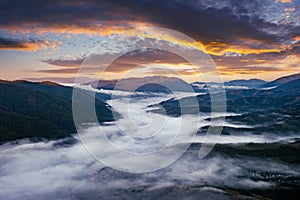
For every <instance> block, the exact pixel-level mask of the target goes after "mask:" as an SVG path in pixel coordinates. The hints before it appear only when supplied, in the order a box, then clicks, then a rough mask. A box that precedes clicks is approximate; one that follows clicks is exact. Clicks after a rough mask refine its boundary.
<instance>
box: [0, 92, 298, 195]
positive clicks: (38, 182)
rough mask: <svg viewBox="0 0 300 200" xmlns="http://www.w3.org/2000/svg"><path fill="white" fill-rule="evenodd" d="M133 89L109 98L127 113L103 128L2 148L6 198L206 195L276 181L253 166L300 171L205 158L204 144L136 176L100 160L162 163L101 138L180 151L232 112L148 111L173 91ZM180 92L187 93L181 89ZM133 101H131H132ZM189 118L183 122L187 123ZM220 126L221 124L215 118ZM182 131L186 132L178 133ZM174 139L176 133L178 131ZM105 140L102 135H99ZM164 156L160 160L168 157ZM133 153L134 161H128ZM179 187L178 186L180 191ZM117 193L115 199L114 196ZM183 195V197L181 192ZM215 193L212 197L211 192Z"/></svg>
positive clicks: (1, 187)
mask: <svg viewBox="0 0 300 200" xmlns="http://www.w3.org/2000/svg"><path fill="white" fill-rule="evenodd" d="M131 95H132V94H127V93H126V94H125V93H122V92H119V93H118V97H117V98H114V99H112V100H110V101H108V103H109V104H111V105H112V106H113V107H114V109H115V110H116V111H117V112H118V113H120V114H121V115H122V118H121V119H119V120H118V121H116V122H113V123H108V124H104V125H103V126H101V130H102V132H101V133H100V134H99V127H98V126H96V125H95V126H94V125H90V126H88V127H85V128H84V129H81V130H79V131H80V138H81V139H82V137H83V138H84V144H83V143H82V142H81V140H80V138H79V136H78V135H76V134H75V135H74V136H73V138H71V137H70V138H65V139H61V140H57V141H40V142H31V141H30V140H20V141H18V142H12V143H6V144H3V145H1V146H0V199H8V200H9V199H25V200H26V199H28V200H29V199H30V200H33V199H81V198H83V199H85V197H88V196H89V195H95V196H98V197H101V199H106V198H107V199H130V197H128V190H130V191H132V190H133V189H134V188H141V187H142V188H144V189H143V190H144V191H143V193H144V194H145V195H150V194H153V195H154V194H155V191H160V190H161V189H162V188H170V187H178V188H181V189H182V188H183V190H184V188H185V187H187V186H193V185H197V186H199V187H201V191H202V192H203V194H206V195H208V194H214V193H218V194H219V193H223V191H222V189H218V188H219V187H222V186H226V187H230V188H269V187H272V183H269V182H264V181H254V180H253V179H251V177H250V176H249V171H248V170H249V169H251V170H260V171H274V172H281V171H284V172H289V173H291V174H294V175H300V173H299V170H297V167H296V166H292V165H288V164H285V163H279V162H278V163H277V162H269V161H268V160H262V159H259V158H257V159H253V158H252V159H248V158H247V157H240V158H237V157H228V156H225V155H223V154H217V155H215V156H208V157H206V158H204V159H199V157H198V151H199V149H192V148H189V150H188V151H187V152H185V154H184V155H183V156H181V157H180V158H179V159H177V160H175V162H172V163H170V165H169V166H167V167H165V168H162V169H160V170H157V171H154V172H150V173H142V174H132V173H126V172H121V171H117V170H114V169H112V168H110V167H107V166H105V164H103V163H101V162H99V159H98V160H97V159H95V157H93V156H92V155H91V152H89V150H91V149H87V147H92V148H93V147H95V148H93V149H92V151H93V152H92V153H93V155H94V156H96V157H97V155H98V154H99V155H102V156H107V157H109V158H113V160H115V162H116V163H117V164H120V163H122V162H121V161H124V163H125V164H124V165H126V164H127V162H128V160H129V162H132V163H134V164H135V165H137V164H138V165H137V166H138V167H140V168H143V167H149V166H152V165H156V164H157V163H152V162H150V161H149V160H134V159H135V158H136V157H132V158H131V157H128V158H126V157H125V158H124V157H123V158H122V157H121V156H122V154H120V153H119V152H116V151H115V149H110V148H108V147H110V146H107V144H105V143H102V141H101V138H103V137H108V138H109V139H110V141H111V142H112V143H113V144H114V145H115V146H116V147H118V148H119V149H121V150H122V151H126V152H133V153H136V154H141V153H152V152H159V151H161V150H162V149H163V148H165V147H166V146H168V145H169V144H170V142H172V145H171V146H172V148H173V147H174V148H175V150H176V148H177V147H178V146H180V145H182V144H185V143H186V144H190V143H202V142H203V137H202V136H199V135H198V136H197V137H195V135H194V134H195V133H194V132H193V130H194V129H196V130H197V129H198V128H200V127H205V126H207V125H211V124H210V122H209V121H207V120H206V119H207V118H209V117H216V118H218V117H220V116H225V115H230V116H231V115H236V114H234V113H219V114H214V115H213V116H210V115H207V116H206V115H203V114H202V115H187V116H182V117H179V118H175V117H170V116H166V115H160V114H155V113H151V112H148V111H149V108H148V107H147V106H148V105H151V104H154V103H158V102H160V101H162V100H166V99H169V98H172V95H163V94H157V95H151V96H149V97H146V98H136V99H130V96H131ZM178 95H179V96H180V97H183V96H186V95H187V94H182V93H181V94H178ZM128 101H129V102H130V103H129V104H128ZM182 121H185V123H182ZM213 125H218V124H213ZM225 126H228V127H232V128H239V127H244V128H249V129H251V126H248V125H246V124H233V123H228V122H226V123H225ZM178 129H179V130H182V132H184V133H182V134H179V135H178ZM177 136H178V138H177V139H176V140H175V141H172V138H174V137H177ZM210 137H211V138H209V140H207V141H209V142H212V143H214V142H217V143H222V144H224V143H226V144H227V143H248V142H255V143H264V142H273V141H279V140H289V139H292V138H293V137H292V136H291V137H286V138H279V136H278V137H273V138H272V137H264V136H257V135H256V136H253V135H244V136H234V135H232V136H231V135H226V136H225V135H224V136H221V137H218V136H210ZM99 139H100V140H99ZM169 156H170V155H169V154H168V153H166V154H162V155H161V157H162V159H166V160H168V159H169ZM130 159H132V160H130ZM181 189H178V191H181ZM116 191H117V197H114V198H113V197H111V194H112V193H114V192H116ZM177 198H179V199H180V196H178V197H177ZM212 198H214V197H212Z"/></svg>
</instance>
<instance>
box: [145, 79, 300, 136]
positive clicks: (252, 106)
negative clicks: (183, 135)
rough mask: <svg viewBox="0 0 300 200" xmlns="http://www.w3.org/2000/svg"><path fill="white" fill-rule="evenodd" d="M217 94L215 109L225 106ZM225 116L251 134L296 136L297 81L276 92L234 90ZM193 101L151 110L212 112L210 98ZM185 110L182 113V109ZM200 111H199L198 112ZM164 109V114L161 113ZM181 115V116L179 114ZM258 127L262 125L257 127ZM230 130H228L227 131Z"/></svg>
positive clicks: (169, 103) (228, 94) (299, 117)
mask: <svg viewBox="0 0 300 200" xmlns="http://www.w3.org/2000/svg"><path fill="white" fill-rule="evenodd" d="M219 97H222V95H220V96H219V94H214V99H215V102H214V103H215V106H218V105H224V104H223V103H222V102H219V101H220V100H222V99H220V98H219ZM226 97H227V99H226V104H227V105H226V106H227V112H233V113H239V115H237V116H230V117H227V119H228V120H234V122H235V123H242V124H249V125H251V126H254V127H253V128H252V129H251V131H252V132H253V133H255V134H261V133H265V132H268V133H281V134H282V133H299V131H300V127H299V120H300V115H299V110H300V79H296V80H292V81H288V82H286V83H285V84H282V85H279V86H278V87H276V88H273V89H268V90H262V89H235V90H226ZM193 100H194V97H185V98H183V99H181V100H180V104H179V101H178V100H177V99H170V100H167V101H163V102H161V103H159V104H157V105H152V106H150V107H154V108H155V109H153V111H152V112H156V113H162V114H163V113H167V114H168V115H171V116H179V115H182V114H198V112H199V111H198V110H199V109H200V112H204V113H205V112H211V96H210V94H204V95H198V96H197V100H198V104H197V102H196V105H195V102H194V101H193ZM182 107H184V109H182ZM198 108H199V109H198ZM163 109H164V110H165V111H163ZM182 112H184V113H182ZM258 124H263V125H262V126H258ZM229 129H230V130H229ZM224 130H225V131H227V133H228V134H229V133H235V132H238V134H240V133H241V132H242V131H246V132H247V131H248V132H249V129H245V130H244V129H238V130H237V129H235V128H225V129H224Z"/></svg>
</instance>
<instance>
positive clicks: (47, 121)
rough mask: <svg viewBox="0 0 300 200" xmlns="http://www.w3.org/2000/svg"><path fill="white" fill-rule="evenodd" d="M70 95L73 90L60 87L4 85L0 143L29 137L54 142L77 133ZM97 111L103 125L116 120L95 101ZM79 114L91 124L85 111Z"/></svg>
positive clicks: (0, 95) (0, 100)
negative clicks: (54, 139)
mask: <svg viewBox="0 0 300 200" xmlns="http://www.w3.org/2000/svg"><path fill="white" fill-rule="evenodd" d="M21 85H22V86H21ZM30 87H32V88H35V89H32V88H30ZM50 88H51V90H50ZM71 94H72V88H68V87H62V86H60V85H52V84H51V85H49V83H47V84H46V83H38V84H35V83H30V82H25V83H24V82H22V84H21V83H20V82H19V83H18V82H4V81H1V83H0V118H1V121H0V130H1V134H0V141H7V140H13V139H20V138H26V137H43V138H48V139H52V138H61V137H65V136H68V135H70V134H72V133H74V132H75V131H76V129H75V126H74V122H73V114H72V103H71V96H70V95H71ZM83 96H84V97H86V93H83ZM83 100H84V99H83ZM95 108H96V113H97V115H98V120H99V121H100V122H103V121H111V120H113V114H112V110H111V109H110V107H109V105H108V104H106V103H104V102H102V101H100V100H98V99H96V100H95ZM80 112H81V114H82V115H83V116H86V120H87V122H88V121H90V120H91V119H89V115H88V114H87V113H86V112H85V111H84V110H80Z"/></svg>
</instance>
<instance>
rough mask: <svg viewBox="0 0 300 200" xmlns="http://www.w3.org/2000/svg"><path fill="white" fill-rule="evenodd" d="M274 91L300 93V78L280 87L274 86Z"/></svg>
mask: <svg viewBox="0 0 300 200" xmlns="http://www.w3.org/2000/svg"><path fill="white" fill-rule="evenodd" d="M273 91H276V92H282V93H289V94H290V95H292V94H295V95H297V94H300V79H296V80H292V81H289V82H287V83H284V84H282V85H279V86H278V87H276V88H274V90H273Z"/></svg>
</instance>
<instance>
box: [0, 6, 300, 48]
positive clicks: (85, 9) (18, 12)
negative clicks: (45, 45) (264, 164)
mask: <svg viewBox="0 0 300 200" xmlns="http://www.w3.org/2000/svg"><path fill="white" fill-rule="evenodd" d="M211 2H212V1H196V0H191V1H182V0H177V1H174V0H165V1H160V0H151V1H150V0H131V1H129V0H107V1H105V0H102V1H92V0H89V1H81V0H77V1H73V0H72V1H71V0H62V1H61V0H53V1H38V0H32V1H29V2H28V1H22V0H13V1H8V0H6V1H2V2H1V6H0V13H1V14H0V27H2V28H8V29H9V28H11V29H16V28H18V27H21V28H26V27H27V28H30V27H35V28H37V27H39V28H41V27H45V28H49V31H50V29H51V28H52V29H53V28H54V29H59V28H60V27H63V30H62V31H68V28H70V29H71V28H72V30H73V31H74V29H73V28H74V27H75V30H76V27H77V28H78V27H80V28H83V29H87V30H89V31H92V30H93V29H94V30H95V29H99V31H101V29H103V30H104V29H105V26H108V27H109V28H113V29H118V28H119V29H123V28H129V27H131V26H134V23H137V22H142V23H148V24H152V25H158V26H162V27H166V28H171V29H174V30H177V31H181V32H183V33H185V34H187V35H189V36H192V37H193V38H194V39H197V40H200V41H202V42H203V43H205V44H209V43H210V42H213V41H221V42H224V43H226V44H233V43H235V41H236V40H238V39H241V38H242V39H251V40H256V41H260V42H262V45H266V44H270V43H271V44H272V43H276V44H277V43H281V42H282V41H286V40H287V39H289V38H288V37H290V36H292V35H293V33H294V31H295V29H299V27H295V26H292V25H289V26H287V25H282V24H278V23H273V22H271V21H267V20H265V18H263V17H262V16H260V15H259V14H261V15H263V14H267V13H261V12H263V11H260V10H261V8H262V7H263V6H264V4H265V3H264V1H259V0H254V1H245V0H241V1H237V0H230V1H229V0H226V1H224V2H223V3H220V2H219V3H220V4H221V5H222V6H217V4H216V3H211ZM281 30H285V31H284V32H282V31H281ZM70 31H71V30H70ZM278 31H280V32H278Z"/></svg>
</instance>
